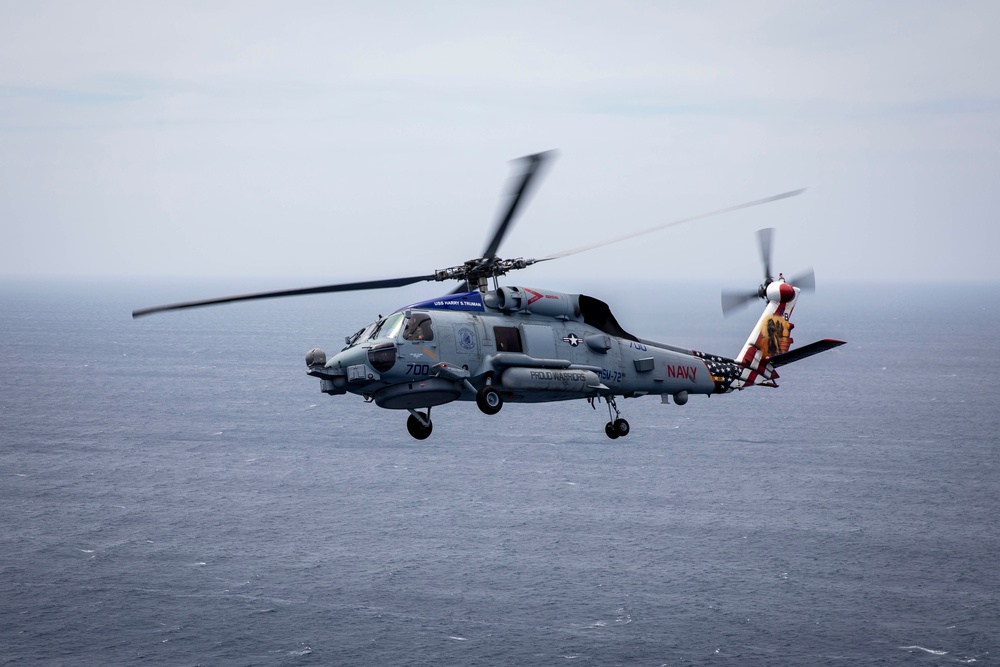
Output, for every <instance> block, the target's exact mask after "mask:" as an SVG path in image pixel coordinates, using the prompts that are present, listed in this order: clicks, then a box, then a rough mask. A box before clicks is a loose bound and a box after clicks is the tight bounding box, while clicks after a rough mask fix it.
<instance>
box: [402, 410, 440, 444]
mask: <svg viewBox="0 0 1000 667" xmlns="http://www.w3.org/2000/svg"><path fill="white" fill-rule="evenodd" d="M409 410H410V417H409V418H408V419H407V420H406V430H407V431H409V432H410V435H412V436H413V437H414V438H416V439H417V440H426V439H427V437H428V436H429V435H430V434H431V431H432V430H434V424H432V423H431V409H430V408H427V412H417V411H416V410H414V409H412V408H409Z"/></svg>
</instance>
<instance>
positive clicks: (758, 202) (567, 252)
mask: <svg viewBox="0 0 1000 667" xmlns="http://www.w3.org/2000/svg"><path fill="white" fill-rule="evenodd" d="M805 191H806V188H801V189H799V190H791V191H789V192H782V193H781V194H778V195H772V196H770V197H765V198H763V199H755V200H753V201H748V202H745V203H743V204H737V205H736V206H729V207H727V208H720V209H719V210H717V211H709V212H708V213H702V214H700V215H693V216H691V217H690V218H682V219H680V220H674V221H672V222H665V223H663V224H660V225H656V226H654V227H649V228H647V229H640V230H639V231H637V232H629V233H628V234H622V235H621V236H616V237H614V238H611V239H608V240H606V241H600V242H598V243H588V244H587V245H583V246H580V247H579V248H572V249H570V250H564V251H562V252H556V253H553V254H551V255H547V256H545V257H542V258H540V259H536V260H534V261H536V262H545V261H548V260H550V259H559V258H560V257H567V256H569V255H575V254H577V253H580V252H585V251H587V250H593V249H594V248H600V247H602V246H606V245H611V244H612V243H618V242H619V241H625V240H627V239H631V238H634V237H636V236H642V235H643V234H649V233H651V232H658V231H660V230H661V229H666V228H667V227H676V226H677V225H682V224H684V223H685V222H693V221H695V220H702V219H704V218H711V217H712V216H716V215H722V214H723V213H730V212H732V211H738V210H740V209H743V208H750V207H751V206H760V205H761V204H769V203H770V202H773V201H778V200H779V199H788V198H789V197H795V196H798V195H800V194H802V193H803V192H805Z"/></svg>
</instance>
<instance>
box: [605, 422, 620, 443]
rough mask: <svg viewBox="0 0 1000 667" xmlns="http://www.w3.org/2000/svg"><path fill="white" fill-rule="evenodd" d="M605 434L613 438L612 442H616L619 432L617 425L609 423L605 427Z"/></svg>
mask: <svg viewBox="0 0 1000 667" xmlns="http://www.w3.org/2000/svg"><path fill="white" fill-rule="evenodd" d="M604 433H606V434H607V436H608V437H609V438H611V439H612V440H614V439H615V438H617V437H618V430H617V429H616V428H615V423H614V422H608V423H607V424H605V425H604Z"/></svg>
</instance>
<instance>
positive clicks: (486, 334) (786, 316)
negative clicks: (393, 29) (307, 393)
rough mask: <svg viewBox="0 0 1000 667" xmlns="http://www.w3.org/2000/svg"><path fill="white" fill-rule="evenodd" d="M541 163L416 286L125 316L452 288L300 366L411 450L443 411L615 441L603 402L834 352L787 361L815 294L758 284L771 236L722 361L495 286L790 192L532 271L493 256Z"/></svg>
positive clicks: (619, 425)
mask: <svg viewBox="0 0 1000 667" xmlns="http://www.w3.org/2000/svg"><path fill="white" fill-rule="evenodd" d="M552 155H553V152H552V151H546V152H542V153H536V154H533V155H528V156H525V157H523V158H520V159H519V160H516V161H515V163H516V164H519V165H521V166H522V167H523V168H522V170H521V171H520V174H519V175H517V176H516V177H515V178H514V179H513V182H514V183H515V184H516V185H515V187H514V188H512V189H511V191H510V196H509V201H508V202H507V204H506V206H505V207H503V208H502V209H501V210H502V215H500V216H499V217H498V221H497V223H496V225H495V229H494V232H493V234H492V236H491V237H490V238H489V240H488V242H487V244H486V246H485V248H484V250H483V252H482V254H481V256H479V257H476V258H474V259H470V260H468V261H466V262H464V263H462V264H460V265H457V266H453V267H450V268H446V269H439V270H436V271H434V272H433V273H430V274H424V275H416V276H409V277H400V278H388V279H381V280H369V281H362V282H351V283H340V284H334V285H324V286H319V287H308V288H301V289H292V290H281V291H272V292H258V293H253V294H243V295H236V296H228V297H220V298H212V299H205V300H199V301H187V302H183V303H175V304H168V305H162V306H154V307H150V308H141V309H138V310H134V311H133V312H132V317H133V318H138V317H142V316H146V315H150V314H153V313H158V312H163V311H171V310H181V309H187V308H195V307H202V306H209V305H217V304H222V303H231V302H237V301H248V300H256V299H269V298H279V297H287V296H302V295H309V294H325V293H333V292H348V291H357V290H373V289H388V288H394V287H402V286H405V285H410V284H414V283H418V282H424V281H428V282H429V281H434V282H451V281H456V282H457V285H458V286H457V287H456V288H455V289H453V290H452V291H451V292H450V293H448V294H446V295H443V296H439V297H436V298H432V299H428V300H424V301H419V302H416V303H411V304H409V305H406V306H403V307H401V308H399V309H397V310H396V311H394V312H393V313H391V314H389V315H388V316H385V317H383V316H381V315H380V316H379V317H378V318H377V319H376V320H375V321H373V322H371V323H369V324H368V325H366V326H364V327H362V328H361V329H359V330H357V331H356V332H355V333H354V334H352V335H349V336H346V337H345V346H344V347H343V348H342V349H341V350H340V351H339V352H337V353H336V354H332V355H327V354H326V352H324V351H323V350H322V349H319V348H314V349H312V350H309V352H308V353H307V354H306V367H307V370H306V372H307V374H308V375H309V376H312V377H315V378H317V379H318V380H319V382H320V390H321V391H322V392H323V393H325V394H328V395H330V396H340V395H345V394H355V395H358V396H361V397H362V398H363V399H364V401H365V402H366V403H372V402H373V403H375V405H376V406H378V407H380V408H386V409H389V410H406V411H407V412H408V413H409V417H408V418H407V421H406V428H407V431H408V432H409V434H410V435H411V436H412V437H414V438H416V439H418V440H423V439H426V438H427V437H429V436H430V435H431V432H432V430H433V423H432V422H431V408H433V407H436V406H439V405H444V404H446V403H451V402H453V401H470V402H471V401H475V402H476V405H477V406H478V408H479V410H480V411H481V412H483V413H484V414H486V415H495V414H497V413H498V412H500V410H501V409H502V408H503V406H504V405H505V404H506V403H546V402H552V401H568V400H578V399H584V400H586V401H587V402H588V404H589V405H590V406H592V407H595V408H596V403H597V402H600V401H601V400H603V401H604V403H606V404H607V407H608V421H607V423H606V424H605V426H604V432H605V434H606V435H607V437H609V438H612V439H616V438H620V437H624V436H627V435H629V433H630V431H631V426H630V425H629V422H628V421H627V420H626V419H625V418H624V417H622V413H621V411H620V410H619V408H618V404H617V397H622V398H637V397H640V396H660V397H661V401H662V402H663V403H669V402H670V401H671V400H672V401H673V403H674V404H676V405H684V404H685V403H687V401H688V399H689V397H690V396H692V395H696V394H702V395H706V396H710V395H712V394H723V393H730V392H733V391H740V390H743V389H747V388H749V387H753V386H766V387H777V386H778V385H777V383H776V380H777V379H778V377H779V376H778V373H777V370H776V369H777V368H780V367H781V366H784V365H786V364H789V363H792V362H795V361H799V360H801V359H804V358H807V357H810V356H812V355H814V354H818V353H820V352H823V351H826V350H830V349H832V348H835V347H837V346H839V345H843V344H844V341H841V340H835V339H830V338H827V339H822V340H819V341H816V342H813V343H810V344H808V345H804V346H802V347H797V348H795V349H792V348H791V345H792V342H793V341H792V338H791V335H790V334H791V331H792V328H793V327H794V325H793V324H792V323H791V321H790V318H791V314H792V311H793V309H794V308H795V304H796V301H797V300H798V297H799V294H800V293H801V292H802V291H811V290H813V289H814V288H815V276H814V274H813V272H812V270H811V269H810V270H808V271H807V272H805V273H803V274H802V275H800V276H798V277H796V278H793V279H788V280H786V279H785V277H784V275H783V274H780V273H779V274H778V277H777V278H773V277H772V273H771V246H772V239H773V230H772V229H763V230H760V231H759V232H758V245H759V250H760V255H761V261H762V264H763V269H764V280H763V282H762V283H761V284H760V285H759V286H758V287H757V288H756V289H753V290H745V291H735V292H734V291H730V292H723V294H722V307H723V312H724V313H725V314H730V313H731V312H733V311H734V310H736V309H737V308H740V307H742V306H744V305H746V304H748V303H750V302H751V301H754V300H756V299H762V300H763V301H764V302H765V307H764V311H763V313H762V314H761V316H760V318H759V319H758V321H757V324H756V325H755V326H754V327H753V329H752V330H751V332H750V335H749V337H748V338H747V340H746V343H744V345H743V347H742V349H741V350H740V352H739V354H738V355H736V357H734V358H728V357H725V356H722V355H717V354H708V353H705V352H700V351H697V350H691V349H686V348H683V347H678V346H675V345H669V344H666V343H660V342H656V341H652V340H647V339H644V338H639V337H637V336H635V335H633V334H631V333H629V332H628V331H626V330H625V329H623V328H622V326H621V325H620V324H619V323H618V321H617V320H616V319H615V316H614V315H613V314H612V312H611V308H610V307H609V306H608V304H607V303H605V302H604V301H601V300H600V299H597V298H595V297H592V296H588V295H585V294H568V293H563V292H556V291H552V290H547V289H539V288H532V287H525V286H520V285H500V283H499V278H500V277H502V276H505V275H507V274H508V273H510V272H512V271H516V270H520V269H524V268H527V267H529V266H531V265H533V264H536V263H539V262H544V261H551V260H554V259H558V258H561V257H566V256H568V255H572V254H576V253H579V252H584V251H587V250H591V249H594V248H597V247H601V246H604V245H608V244H611V243H617V242H619V241H623V240H625V239H629V238H633V237H635V236H639V235H642V234H647V233H650V232H654V231H658V230H660V229H664V228H666V227H670V226H674V225H679V224H683V223H686V222H691V221H693V220H697V219H702V218H707V217H711V216H715V215H720V214H724V213H729V212H732V211H736V210H739V209H743V208H749V207H752V206H759V205H762V204H767V203H770V202H773V201H777V200H780V199H785V198H788V197H793V196H797V195H799V194H801V193H802V192H804V190H793V191H789V192H784V193H781V194H778V195H773V196H770V197H766V198H764V199H757V200H754V201H750V202H745V203H742V204H737V205H736V206H730V207H727V208H724V209H719V210H716V211H710V212H708V213H703V214H701V215H696V216H692V217H689V218H684V219H681V220H675V221H672V222H667V223H663V224H660V225H656V226H654V227H650V228H647V229H643V230H639V231H636V232H631V233H628V234H624V235H621V236H618V237H616V238H613V239H608V240H605V241H602V242H599V243H592V244H588V245H585V246H580V247H577V248H573V249H570V250H566V251H563V252H559V253H554V254H551V255H547V256H544V257H540V258H535V259H524V258H517V259H503V258H501V257H499V256H498V255H497V252H498V250H499V248H500V245H501V243H502V242H503V239H504V236H505V235H506V234H507V232H508V231H509V229H510V227H511V224H512V223H513V221H514V220H515V218H516V216H517V214H518V212H519V210H520V208H521V205H522V204H523V202H524V201H525V199H526V197H527V195H528V194H529V191H530V189H531V187H532V186H533V184H534V183H535V182H536V181H537V179H538V176H539V174H540V173H541V171H542V168H543V167H544V166H545V164H546V163H547V162H548V161H550V159H551V157H552ZM491 283H492V286H491Z"/></svg>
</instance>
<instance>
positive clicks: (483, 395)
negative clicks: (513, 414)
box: [476, 385, 503, 415]
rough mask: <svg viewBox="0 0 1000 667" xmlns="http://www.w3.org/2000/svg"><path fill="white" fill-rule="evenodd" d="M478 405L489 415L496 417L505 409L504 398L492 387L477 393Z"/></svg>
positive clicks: (484, 388)
mask: <svg viewBox="0 0 1000 667" xmlns="http://www.w3.org/2000/svg"><path fill="white" fill-rule="evenodd" d="M476 405H478V406H479V409H480V410H482V411H483V412H485V413H486V414H488V415H495V414H496V413H498V412H500V408H502V407H503V396H501V395H500V392H499V391H497V390H496V389H494V388H493V387H492V386H490V385H486V386H485V387H483V388H482V389H480V390H479V391H478V392H477V393H476Z"/></svg>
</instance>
